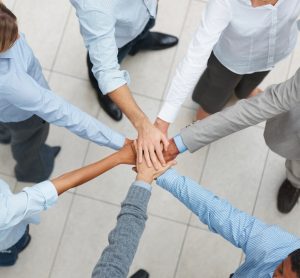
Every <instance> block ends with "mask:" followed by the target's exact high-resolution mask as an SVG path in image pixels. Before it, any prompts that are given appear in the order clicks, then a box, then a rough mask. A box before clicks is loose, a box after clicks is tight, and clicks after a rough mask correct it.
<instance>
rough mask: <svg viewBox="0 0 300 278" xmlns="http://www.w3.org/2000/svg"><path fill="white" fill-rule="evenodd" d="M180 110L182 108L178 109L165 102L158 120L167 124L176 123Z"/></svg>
mask: <svg viewBox="0 0 300 278" xmlns="http://www.w3.org/2000/svg"><path fill="white" fill-rule="evenodd" d="M179 108H180V106H179V107H176V106H174V105H172V104H170V103H168V102H165V103H164V104H163V106H162V108H161V109H160V112H159V114H158V118H160V119H162V120H164V121H165V122H168V123H173V122H174V121H175V118H176V116H177V113H178V111H179Z"/></svg>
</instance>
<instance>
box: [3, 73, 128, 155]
mask: <svg viewBox="0 0 300 278" xmlns="http://www.w3.org/2000/svg"><path fill="white" fill-rule="evenodd" d="M7 83H8V84H6V85H5V84H4V85H3V87H7V89H4V90H3V91H4V92H5V93H4V94H3V96H2V98H4V99H6V100H7V101H8V102H9V103H12V104H13V105H15V106H16V107H18V108H19V109H22V110H25V111H30V112H32V113H34V114H36V115H37V116H39V117H41V118H42V119H44V120H45V121H47V122H49V123H53V124H55V125H58V126H62V127H65V128H67V129H69V130H70V131H71V132H73V133H75V134H76V135H78V136H80V137H82V138H84V139H88V140H91V141H92V142H94V143H96V144H98V145H104V146H107V147H110V148H112V149H120V148H121V147H123V145H124V142H125V137H124V136H123V135H121V134H119V133H117V132H115V131H113V130H112V129H110V128H109V127H107V126H106V125H105V124H103V123H101V122H100V121H98V120H97V119H95V118H93V117H91V116H90V115H88V114H87V113H85V112H83V111H81V110H80V109H78V108H77V107H75V106H73V105H72V104H70V103H68V102H67V101H65V100H64V99H63V98H61V97H59V96H57V95H56V94H54V93H53V92H52V91H50V90H48V89H46V88H44V87H42V86H41V85H39V84H38V83H37V82H36V80H34V79H33V78H32V77H31V76H29V75H28V74H17V73H10V76H9V80H8V81H7Z"/></svg>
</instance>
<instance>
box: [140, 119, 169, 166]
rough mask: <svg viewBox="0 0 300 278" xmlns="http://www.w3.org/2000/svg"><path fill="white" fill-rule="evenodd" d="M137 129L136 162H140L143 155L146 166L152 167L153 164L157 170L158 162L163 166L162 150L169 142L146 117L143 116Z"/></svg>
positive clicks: (165, 148)
mask: <svg viewBox="0 0 300 278" xmlns="http://www.w3.org/2000/svg"><path fill="white" fill-rule="evenodd" d="M137 130H138V140H137V154H138V162H139V163H142V161H143V155H144V157H145V160H146V163H147V165H148V167H152V165H153V166H154V168H155V169H156V170H158V169H159V166H160V165H159V164H160V163H161V164H162V165H163V166H164V165H165V163H166V162H165V159H164V156H163V153H162V151H163V149H164V150H165V151H167V149H168V145H169V142H168V139H167V137H166V136H165V135H164V134H163V133H162V132H161V131H160V130H159V129H158V128H157V127H155V126H154V125H152V124H151V122H150V121H149V120H148V119H147V118H144V119H143V121H142V122H141V123H140V124H139V125H138V126H137ZM161 142H162V145H161ZM157 158H158V160H159V161H158V160H157ZM159 162H160V163H159Z"/></svg>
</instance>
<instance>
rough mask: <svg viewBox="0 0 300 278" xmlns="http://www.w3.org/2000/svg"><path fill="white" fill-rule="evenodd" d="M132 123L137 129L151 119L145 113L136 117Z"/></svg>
mask: <svg viewBox="0 0 300 278" xmlns="http://www.w3.org/2000/svg"><path fill="white" fill-rule="evenodd" d="M134 118H135V119H134V120H133V122H132V124H133V126H134V127H135V129H137V130H139V129H140V128H141V127H143V125H144V124H145V123H146V122H149V119H148V118H147V116H146V115H145V114H144V113H143V114H141V115H139V116H136V117H134Z"/></svg>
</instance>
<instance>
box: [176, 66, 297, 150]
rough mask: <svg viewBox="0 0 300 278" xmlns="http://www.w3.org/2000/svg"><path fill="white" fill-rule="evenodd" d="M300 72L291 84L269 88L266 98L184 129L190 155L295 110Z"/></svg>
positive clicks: (243, 103) (244, 102) (242, 102)
mask: <svg viewBox="0 0 300 278" xmlns="http://www.w3.org/2000/svg"><path fill="white" fill-rule="evenodd" d="M299 91H300V70H299V69H298V71H297V72H296V73H295V75H294V76H293V77H292V78H290V79H289V80H287V81H285V82H282V83H280V84H277V85H272V86H269V87H268V88H267V89H266V90H265V91H264V92H263V93H262V94H259V95H258V96H256V97H253V98H250V99H244V100H240V101H238V102H237V103H236V104H235V105H233V106H231V107H229V108H227V109H225V110H223V111H221V112H218V113H216V114H213V115H211V116H209V117H207V118H205V119H204V120H201V121H197V122H194V123H192V124H191V125H189V126H187V127H186V128H184V129H182V130H181V132H180V136H181V138H182V140H183V142H184V144H185V145H186V146H187V148H188V149H189V151H190V152H195V151H196V150H198V149H200V148H202V147H204V146H206V145H207V144H209V143H211V142H214V141H216V140H218V139H220V138H223V137H225V136H227V135H229V134H231V133H234V132H237V131H239V130H242V129H244V128H247V127H249V126H253V125H256V124H258V123H260V122H262V121H265V120H268V119H271V118H273V117H275V116H277V115H279V114H282V113H284V112H287V111H289V110H291V109H292V108H293V107H295V106H296V105H299V102H300V93H299Z"/></svg>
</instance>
